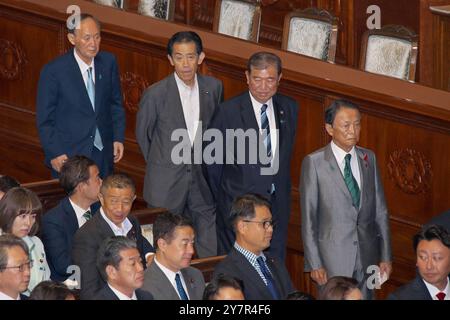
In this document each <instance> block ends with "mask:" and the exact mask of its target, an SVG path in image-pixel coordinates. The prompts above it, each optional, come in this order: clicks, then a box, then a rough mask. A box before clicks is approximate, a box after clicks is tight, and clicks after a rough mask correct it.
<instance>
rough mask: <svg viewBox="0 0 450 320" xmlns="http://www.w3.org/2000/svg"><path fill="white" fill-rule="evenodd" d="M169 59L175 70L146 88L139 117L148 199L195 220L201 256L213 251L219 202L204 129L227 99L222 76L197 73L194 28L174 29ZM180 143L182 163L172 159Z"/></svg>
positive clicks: (198, 45) (199, 52)
mask: <svg viewBox="0 0 450 320" xmlns="http://www.w3.org/2000/svg"><path fill="white" fill-rule="evenodd" d="M167 58H168V59H169V61H170V64H171V65H172V66H173V67H174V69H175V72H174V73H173V74H171V75H169V76H168V77H167V78H165V79H163V80H161V81H159V82H158V83H156V84H154V85H152V86H151V87H150V88H148V89H147V90H146V91H145V92H144V94H143V96H142V99H141V102H140V105H139V112H138V114H137V116H136V139H137V142H138V143H139V146H140V148H141V151H142V154H143V155H144V158H145V161H146V162H147V167H146V172H145V179H144V199H145V200H146V201H147V203H148V204H149V205H151V206H156V207H164V208H167V209H168V210H169V211H170V212H173V213H176V214H180V215H186V216H188V217H189V218H190V220H191V221H192V222H193V223H194V229H195V233H196V239H195V241H196V243H195V247H196V250H197V254H198V256H199V257H207V256H215V255H216V254H217V245H216V243H217V239H216V229H215V221H216V212H215V204H214V200H213V197H212V195H211V191H210V190H209V187H208V184H207V182H206V180H205V177H204V176H203V173H202V167H201V159H200V160H199V156H200V155H201V148H202V141H201V137H202V133H203V131H204V130H205V129H206V127H207V126H208V124H209V122H210V119H211V117H212V115H213V114H214V111H215V109H216V107H217V105H218V104H219V103H220V102H221V101H222V99H223V97H222V95H223V87H222V83H221V82H220V81H219V80H217V79H215V78H212V77H208V76H202V75H201V74H197V69H198V66H199V65H200V64H201V63H202V61H203V59H204V58H205V53H204V52H203V45H202V40H201V39H200V37H199V36H198V35H197V34H196V33H195V32H192V31H186V32H178V33H176V34H174V35H173V36H172V38H171V39H170V40H169V43H168V45H167ZM176 132H181V139H182V140H181V143H180V142H179V141H178V140H177V139H173V138H172V134H174V133H176ZM180 144H181V145H182V146H183V151H182V152H183V155H182V158H183V161H181V163H180V161H176V160H175V159H173V158H172V156H173V155H172V151H174V150H175V148H176V147H177V145H178V146H179V145H180ZM194 150H197V151H196V153H197V154H196V155H195V157H194Z"/></svg>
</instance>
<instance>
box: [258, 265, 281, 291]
mask: <svg viewBox="0 0 450 320" xmlns="http://www.w3.org/2000/svg"><path fill="white" fill-rule="evenodd" d="M256 262H258V264H259V268H260V269H261V272H262V274H263V275H264V277H265V278H266V281H267V289H269V291H270V294H271V295H272V297H273V298H274V299H275V300H278V299H280V295H279V294H278V291H277V288H276V287H275V284H274V282H273V278H272V275H271V274H270V271H269V268H268V267H267V265H266V262H265V261H264V259H263V257H258V258H257V259H256Z"/></svg>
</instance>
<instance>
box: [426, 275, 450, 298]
mask: <svg viewBox="0 0 450 320" xmlns="http://www.w3.org/2000/svg"><path fill="white" fill-rule="evenodd" d="M422 280H423V282H424V283H425V286H426V287H427V289H428V292H429V293H430V295H431V298H432V299H433V300H436V299H437V298H436V294H438V293H439V292H443V293H445V300H447V299H449V297H450V281H449V278H448V277H447V285H446V286H445V288H444V290H442V291H441V290H439V289H438V288H436V287H435V286H434V285H432V284H431V283H428V282H426V281H425V280H424V279H423V278H422Z"/></svg>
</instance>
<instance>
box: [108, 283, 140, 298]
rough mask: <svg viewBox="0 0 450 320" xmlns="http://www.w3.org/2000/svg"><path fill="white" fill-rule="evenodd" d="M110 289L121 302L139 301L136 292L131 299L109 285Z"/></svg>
mask: <svg viewBox="0 0 450 320" xmlns="http://www.w3.org/2000/svg"><path fill="white" fill-rule="evenodd" d="M108 287H109V288H110V289H111V290H112V291H113V292H114V294H115V295H116V296H117V298H119V300H137V297H136V291H133V296H132V297H131V298H130V297H129V296H127V295H125V294H123V293H122V292H120V291H119V290H117V289H116V288H114V287H112V286H111V285H110V284H109V283H108Z"/></svg>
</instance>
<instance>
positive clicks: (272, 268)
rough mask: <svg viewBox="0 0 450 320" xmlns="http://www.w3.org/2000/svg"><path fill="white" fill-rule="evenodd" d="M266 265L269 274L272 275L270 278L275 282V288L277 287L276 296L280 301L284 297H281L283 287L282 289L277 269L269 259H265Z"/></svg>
mask: <svg viewBox="0 0 450 320" xmlns="http://www.w3.org/2000/svg"><path fill="white" fill-rule="evenodd" d="M266 263H267V266H268V267H269V269H270V272H271V273H272V278H273V280H274V282H275V286H276V287H277V290H278V294H279V295H280V299H281V300H283V299H284V298H285V297H283V292H284V291H283V287H282V283H283V282H282V281H281V278H280V275H279V273H278V269H277V267H276V265H275V263H274V260H273V259H272V258H270V257H267V260H266Z"/></svg>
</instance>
